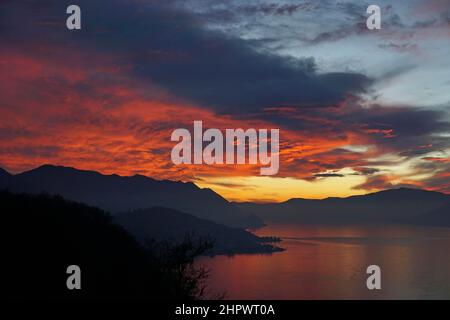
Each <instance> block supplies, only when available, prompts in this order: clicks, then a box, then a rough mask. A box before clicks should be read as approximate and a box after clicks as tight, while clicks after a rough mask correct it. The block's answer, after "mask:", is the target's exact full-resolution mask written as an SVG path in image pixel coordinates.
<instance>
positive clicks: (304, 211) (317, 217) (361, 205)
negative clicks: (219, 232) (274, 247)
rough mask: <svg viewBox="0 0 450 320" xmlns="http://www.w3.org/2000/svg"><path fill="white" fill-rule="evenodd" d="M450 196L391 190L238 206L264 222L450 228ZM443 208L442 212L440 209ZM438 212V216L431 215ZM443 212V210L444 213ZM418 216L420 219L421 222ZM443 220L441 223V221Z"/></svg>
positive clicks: (420, 191) (423, 191) (403, 189)
mask: <svg viewBox="0 0 450 320" xmlns="http://www.w3.org/2000/svg"><path fill="white" fill-rule="evenodd" d="M449 203H450V195H447V194H443V193H439V192H433V191H425V190H418V189H407V188H400V189H391V190H384V191H380V192H375V193H371V194H367V195H362V196H351V197H348V198H327V199H323V200H310V199H290V200H288V201H286V202H282V203H271V204H256V203H237V204H236V205H237V206H238V207H239V208H240V209H241V210H242V211H244V212H246V213H248V214H256V215H258V216H259V217H260V218H262V219H263V220H264V221H266V222H268V223H270V222H287V223H292V222H295V223H307V224H308V223H310V224H366V223H415V224H417V223H419V222H420V224H423V225H431V224H432V225H436V224H439V223H441V224H442V226H450V224H449V223H448V216H449V215H450V211H447V212H445V208H447V207H448V204H449ZM442 208H444V209H442ZM434 210H440V211H439V212H440V213H439V214H434V216H431V215H430V212H433V211H434ZM443 210H444V211H443ZM418 217H421V218H420V219H419V218H418ZM440 219H442V220H440Z"/></svg>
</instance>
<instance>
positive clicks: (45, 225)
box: [0, 191, 200, 300]
mask: <svg viewBox="0 0 450 320" xmlns="http://www.w3.org/2000/svg"><path fill="white" fill-rule="evenodd" d="M0 211H1V212H2V232H1V236H2V241H1V245H0V250H1V254H2V263H1V272H2V287H1V290H2V292H3V293H4V294H7V295H8V298H20V299H23V298H26V299H34V300H35V299H49V298H56V299H58V300H61V299H136V298H139V299H158V300H161V299H164V300H166V299H173V300H180V299H182V300H192V299H196V298H199V297H198V289H200V287H199V285H200V284H199V283H198V280H199V279H198V278H197V276H196V274H195V272H194V273H189V272H187V271H186V270H190V269H188V268H186V265H190V264H191V263H192V260H190V259H187V260H186V259H185V256H186V255H188V256H189V255H190V252H191V251H194V252H200V251H198V247H192V248H191V247H190V245H189V243H185V244H184V246H183V247H179V248H181V249H184V251H183V250H178V249H177V250H172V251H171V250H169V251H162V252H161V251H152V250H150V248H149V247H144V246H143V245H141V244H140V243H139V242H138V241H136V240H135V239H134V237H133V236H132V235H130V234H129V233H128V232H127V231H126V230H125V229H124V228H123V227H120V226H119V225H117V224H116V223H114V222H113V219H112V217H111V216H110V215H109V214H108V213H106V212H104V211H102V210H100V209H98V208H94V207H89V206H86V205H84V204H80V203H75V202H71V201H67V200H65V199H63V198H61V197H59V196H49V195H30V194H13V193H10V192H6V191H0ZM161 257H163V258H161ZM167 261H170V264H167ZM71 265H76V266H79V267H80V269H81V290H68V288H67V286H66V280H67V278H68V276H69V275H68V274H67V272H66V270H67V267H68V266H71ZM180 270H181V271H180Z"/></svg>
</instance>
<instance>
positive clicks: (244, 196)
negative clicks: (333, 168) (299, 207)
mask: <svg viewBox="0 0 450 320" xmlns="http://www.w3.org/2000/svg"><path fill="white" fill-rule="evenodd" d="M364 181H365V177H363V176H346V177H330V178H321V179H317V180H315V181H312V182H310V181H306V180H301V179H295V178H277V177H263V176H261V177H259V176H257V177H255V176H253V177H207V178H205V177H203V178H202V179H201V180H199V181H198V182H196V183H195V184H196V185H197V186H199V187H200V188H210V189H213V190H214V191H215V192H217V193H218V194H220V195H221V196H223V197H224V198H226V199H227V200H229V201H237V202H244V201H252V202H281V201H286V200H288V199H291V198H308V199H323V198H327V197H347V196H351V195H358V194H365V193H367V191H365V190H356V189H352V187H354V186H356V185H358V184H361V183H363V182H364Z"/></svg>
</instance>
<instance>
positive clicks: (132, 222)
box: [114, 207, 281, 254]
mask: <svg viewBox="0 0 450 320" xmlns="http://www.w3.org/2000/svg"><path fill="white" fill-rule="evenodd" d="M114 219H115V221H117V222H118V223H119V224H120V225H122V226H123V227H125V229H127V230H128V231H129V232H130V233H132V234H133V235H135V236H136V238H137V239H140V240H141V241H142V242H145V241H146V239H148V238H153V239H156V240H158V241H168V242H170V243H180V242H182V241H183V240H184V237H185V236H186V235H191V236H192V237H194V238H195V237H199V238H201V239H209V240H210V241H212V242H213V243H214V247H213V249H212V251H211V253H214V254H234V253H270V252H274V251H280V250H281V249H279V248H276V247H273V246H272V245H269V244H264V242H265V241H266V240H268V241H270V242H273V240H274V239H273V238H268V239H267V238H261V237H258V236H256V235H254V234H252V233H250V232H247V231H245V230H242V229H239V228H232V227H227V226H224V225H220V224H217V223H214V222H211V221H208V220H205V219H201V218H197V217H195V216H193V215H190V214H187V213H183V212H179V211H177V210H173V209H168V208H161V207H154V208H150V209H141V210H135V211H132V212H126V213H119V214H116V215H115V216H114Z"/></svg>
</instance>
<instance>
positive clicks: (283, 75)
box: [0, 0, 370, 113]
mask: <svg viewBox="0 0 450 320" xmlns="http://www.w3.org/2000/svg"><path fill="white" fill-rule="evenodd" d="M68 4H69V2H66V1H38V2H36V1H23V2H21V3H20V4H17V5H16V4H15V3H13V2H6V3H4V4H2V5H1V6H2V14H3V15H4V17H6V21H5V24H4V25H3V29H2V31H1V33H0V34H1V35H2V36H4V37H5V38H6V39H7V40H8V41H11V42H14V43H15V44H18V45H20V44H25V43H27V42H28V41H29V42H31V43H38V42H42V44H44V45H45V44H49V45H53V46H54V48H55V46H56V47H58V46H60V47H61V48H67V49H70V50H94V51H96V52H102V53H105V54H108V55H110V56H112V57H116V63H117V64H119V65H128V64H130V63H131V66H130V72H131V74H132V75H134V76H135V77H138V78H140V79H142V80H147V81H148V82H149V83H152V84H157V85H159V86H161V87H163V88H165V89H167V90H168V91H169V92H171V93H172V95H173V96H176V97H177V98H182V99H185V100H187V101H190V102H193V103H196V104H199V105H201V106H204V107H210V108H213V109H215V110H217V111H219V112H226V113H234V112H243V113H245V112H249V111H255V110H258V109H260V108H263V107H268V106H274V105H276V106H278V105H290V106H302V105H306V104H307V105H310V106H324V105H330V104H335V103H337V102H339V101H340V100H342V99H343V98H344V97H346V96H347V95H348V94H350V93H358V92H363V91H364V90H365V88H366V86H367V85H368V84H369V83H370V80H369V79H368V78H367V77H366V76H364V75H362V74H353V73H327V74H318V73H317V72H316V70H315V63H314V61H313V60H312V59H304V60H299V59H292V58H291V59H290V58H285V57H280V56H275V55H270V54H263V53H258V52H256V51H254V50H253V49H252V47H250V45H249V43H247V42H246V41H244V40H240V39H235V38H229V37H227V36H225V35H223V34H220V33H217V32H213V31H210V30H206V29H205V28H204V27H203V25H202V24H201V23H199V22H198V21H197V20H195V19H194V18H193V17H192V16H190V15H189V14H187V13H185V12H181V11H179V10H174V9H169V8H168V7H167V6H159V5H158V4H155V3H154V2H145V1H136V2H133V1H129V2H124V1H103V0H102V1H86V0H80V1H78V5H79V6H80V7H81V8H82V14H83V15H82V23H83V26H82V28H83V29H82V30H81V31H79V32H69V31H67V30H66V29H65V18H66V15H65V8H66V6H67V5H68ZM274 10H275V12H278V11H279V10H281V11H279V12H280V13H281V12H290V10H294V8H287V7H282V8H277V9H274ZM277 10H278V11H277ZM22 13H23V14H22ZM16 16H22V17H23V20H20V21H15V20H12V19H9V18H7V17H16ZM22 21H25V23H22ZM36 54H38V52H37V53H36ZM42 54H44V53H42ZM45 54H57V52H50V53H48V52H45Z"/></svg>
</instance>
